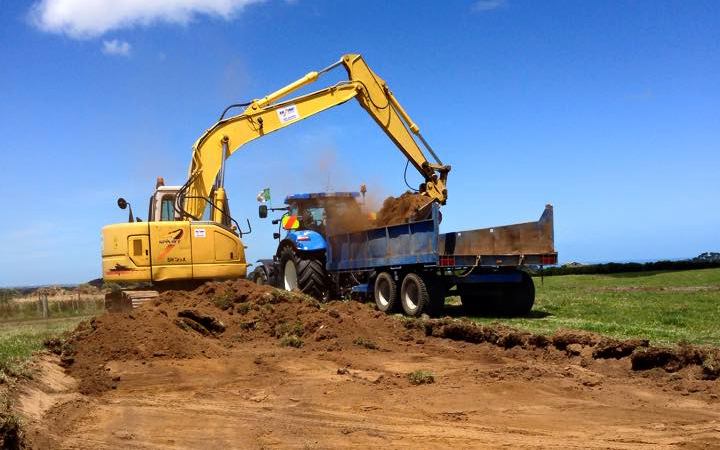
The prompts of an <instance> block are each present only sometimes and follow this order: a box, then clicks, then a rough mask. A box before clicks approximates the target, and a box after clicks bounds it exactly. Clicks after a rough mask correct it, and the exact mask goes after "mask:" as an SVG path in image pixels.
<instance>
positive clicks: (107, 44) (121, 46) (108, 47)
mask: <svg viewBox="0 0 720 450" xmlns="http://www.w3.org/2000/svg"><path fill="white" fill-rule="evenodd" d="M130 48H131V47H130V44H129V43H127V42H125V41H118V40H117V39H113V40H111V41H103V48H102V51H103V53H105V54H106V55H119V56H130Z"/></svg>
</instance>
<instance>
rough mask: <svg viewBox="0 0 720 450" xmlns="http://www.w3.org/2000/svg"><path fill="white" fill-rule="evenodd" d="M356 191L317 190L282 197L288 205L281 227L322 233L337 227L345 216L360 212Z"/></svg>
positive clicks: (330, 231)
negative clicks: (318, 191)
mask: <svg viewBox="0 0 720 450" xmlns="http://www.w3.org/2000/svg"><path fill="white" fill-rule="evenodd" d="M358 197H360V193H358V192H320V193H313V194H294V195H288V196H287V197H285V204H286V205H288V209H287V213H286V215H285V216H284V217H283V219H282V221H283V228H284V229H286V230H288V231H291V230H297V231H304V230H309V231H315V232H317V233H319V234H321V235H323V236H325V235H327V234H328V233H331V234H334V233H333V231H339V230H338V228H339V227H340V226H342V224H343V222H344V220H345V218H347V217H353V216H357V215H359V214H361V207H360V204H359V203H358V202H357V200H356V199H357V198H358Z"/></svg>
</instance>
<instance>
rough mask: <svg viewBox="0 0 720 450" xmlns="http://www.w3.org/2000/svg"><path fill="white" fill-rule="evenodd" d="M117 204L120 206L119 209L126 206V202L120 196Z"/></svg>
mask: <svg viewBox="0 0 720 450" xmlns="http://www.w3.org/2000/svg"><path fill="white" fill-rule="evenodd" d="M117 205H118V206H119V207H120V209H125V208H127V205H128V204H127V202H126V201H125V199H124V198H122V197H120V198H119V199H118V200H117Z"/></svg>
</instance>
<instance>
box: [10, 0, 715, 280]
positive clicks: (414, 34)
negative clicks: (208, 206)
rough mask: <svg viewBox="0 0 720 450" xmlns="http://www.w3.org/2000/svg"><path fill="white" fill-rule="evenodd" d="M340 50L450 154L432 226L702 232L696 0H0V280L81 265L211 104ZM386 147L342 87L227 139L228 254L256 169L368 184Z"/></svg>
mask: <svg viewBox="0 0 720 450" xmlns="http://www.w3.org/2000/svg"><path fill="white" fill-rule="evenodd" d="M179 4H182V5H184V6H183V7H178V5H179ZM344 53H361V54H363V55H364V57H365V59H366V61H367V62H368V63H369V65H370V66H371V67H372V68H373V69H374V70H375V71H376V72H377V73H378V74H379V75H380V76H382V77H383V78H384V79H385V80H386V81H387V82H388V84H389V86H390V87H391V89H392V90H393V91H394V93H395V95H396V96H397V97H398V99H399V100H400V102H401V103H402V104H403V105H404V106H405V108H406V110H407V111H408V112H409V114H410V115H411V116H412V117H413V119H414V120H415V121H416V122H417V123H418V125H419V126H420V127H421V129H422V132H423V134H424V136H425V137H426V138H427V139H428V141H429V142H430V143H431V144H432V145H433V147H434V148H435V150H436V151H437V152H438V154H439V155H440V157H441V158H442V159H443V162H445V163H447V164H451V165H452V166H453V170H452V172H451V173H450V176H449V183H448V184H449V200H448V204H447V206H446V207H445V209H444V217H445V220H444V222H443V226H442V228H443V231H454V230H462V229H469V228H478V227H486V226H496V225H503V224H509V223H515V222H524V221H530V220H536V219H537V218H538V217H539V215H540V213H541V212H542V210H543V206H544V205H545V204H546V203H552V204H553V205H554V206H555V220H556V222H555V242H556V248H557V250H558V251H559V253H560V259H561V261H572V260H578V261H608V260H633V259H636V260H637V259H643V260H645V259H658V258H680V257H689V256H695V255H697V254H698V253H700V252H703V251H720V207H719V206H720V202H719V201H718V199H719V198H720V181H719V180H720V175H719V172H720V114H718V106H719V105H720V75H719V74H720V2H717V1H711V0H707V1H692V0H677V1H672V0H668V1H657V0H644V1H643V0H625V1H621V0H618V1H613V2H604V1H587V0H575V1H557V0H554V1H549V0H548V1H538V0H504V1H503V0H489V1H475V0H467V1H464V0H454V1H446V2H439V1H409V0H408V1H349V0H295V1H283V0H267V1H254V0H184V1H183V2H179V1H174V0H168V1H164V2H146V4H142V3H141V2H130V1H127V0H114V1H109V0H104V1H90V0H45V1H43V2H36V3H34V4H33V3H31V2H20V1H8V0H5V1H3V2H2V3H0V56H1V57H2V59H1V60H2V65H1V66H0V67H1V69H0V94H1V95H0V119H1V120H0V135H2V136H3V143H2V147H1V150H0V151H1V152H2V165H1V166H0V167H2V179H3V182H2V184H0V202H2V207H3V210H4V211H6V213H7V214H6V219H5V223H4V225H3V227H2V230H3V231H2V236H0V248H1V249H2V253H3V257H2V258H0V285H22V284H44V283H73V282H84V281H87V280H89V279H92V278H95V277H98V276H100V229H101V227H102V226H103V225H106V224H110V223H116V222H121V221H123V220H125V219H126V213H125V212H124V211H121V210H119V209H118V208H117V206H116V204H115V199H116V198H117V197H118V196H123V197H125V198H126V199H127V200H128V201H130V202H131V203H132V204H133V206H134V208H135V211H136V213H138V215H139V216H140V217H142V218H146V216H147V203H146V202H147V199H148V197H149V196H150V193H151V191H152V189H153V188H154V182H155V177H158V176H163V177H165V180H166V181H167V182H168V183H169V184H182V183H183V182H184V177H185V175H186V173H187V167H188V164H189V160H190V151H191V146H192V144H193V143H194V142H195V140H196V139H197V138H198V137H199V136H200V134H202V132H203V131H204V130H205V129H206V128H208V127H210V126H211V125H212V124H213V123H214V122H215V121H216V120H217V118H218V116H219V115H220V113H221V112H222V110H223V109H224V107H225V106H226V105H228V104H230V103H236V102H239V101H246V100H250V99H253V98H259V97H262V96H264V95H266V94H267V93H269V92H272V91H274V90H276V89H277V88H279V87H281V86H284V85H285V84H287V83H289V82H291V81H293V80H295V79H297V78H299V77H301V76H302V75H304V74H305V73H307V72H308V71H310V70H317V69H320V68H322V67H325V66H326V65H328V64H330V63H332V62H334V61H335V60H337V59H338V58H339V57H340V55H342V54H344ZM342 75H343V73H342V72H341V71H336V72H334V73H333V74H332V75H330V76H328V77H325V78H321V80H320V82H319V83H316V85H314V86H313V87H322V86H326V85H329V84H331V83H334V82H335V81H337V80H339V79H340V78H341V76H342ZM404 164H405V160H404V158H403V157H402V155H401V154H400V152H399V151H397V150H396V149H395V147H394V146H393V145H392V144H391V143H390V142H389V141H388V140H387V138H386V137H385V135H384V134H383V133H382V132H381V131H380V129H378V128H377V127H376V125H375V124H374V122H372V120H371V119H370V118H369V117H368V116H367V115H366V114H365V113H364V111H363V110H362V109H361V108H360V107H359V106H358V105H357V104H355V103H354V102H352V103H347V104H345V105H342V106H340V107H338V108H335V109H333V110H331V111H328V112H325V113H323V114H320V115H318V116H315V117H314V118H311V119H309V120H306V121H303V122H301V123H299V124H297V125H293V126H292V127H290V128H288V129H285V130H282V131H280V132H278V133H276V134H274V135H270V136H267V137H265V138H263V139H261V140H258V141H256V142H254V143H251V144H249V145H247V146H246V148H244V149H242V150H241V151H239V152H237V153H235V154H234V155H233V157H232V158H231V159H230V160H229V162H228V168H227V181H226V187H227V189H228V192H229V195H230V199H231V207H232V210H233V215H234V216H236V217H237V218H238V219H243V220H242V221H243V222H244V218H245V217H248V218H250V220H251V222H252V224H253V233H252V234H251V235H249V236H247V238H246V239H245V243H246V245H248V247H249V249H248V259H250V260H255V259H257V258H260V257H266V256H268V255H270V254H271V253H272V252H273V250H274V244H275V242H274V241H273V240H272V236H271V234H272V231H273V228H274V227H272V226H271V225H270V224H269V222H267V221H260V220H259V219H258V218H257V202H256V200H255V195H256V194H257V192H258V191H259V190H260V189H261V188H264V187H270V188H271V189H272V192H273V197H274V200H275V202H276V203H279V201H280V200H281V198H282V197H283V196H284V195H285V194H287V193H291V192H307V191H318V190H326V189H330V190H356V189H357V187H358V186H359V185H360V184H361V183H366V184H367V185H368V189H369V190H370V192H371V193H372V195H374V196H375V197H376V198H383V197H385V196H387V195H390V194H395V195H398V194H400V193H401V192H403V191H404V183H403V178H402V172H403V168H404ZM409 179H410V181H411V184H413V185H416V184H417V183H419V181H420V180H419V177H418V176H417V175H416V174H415V173H413V172H412V170H411V171H410V172H409Z"/></svg>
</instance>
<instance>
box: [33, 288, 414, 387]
mask: <svg viewBox="0 0 720 450" xmlns="http://www.w3.org/2000/svg"><path fill="white" fill-rule="evenodd" d="M398 333H400V334H398ZM410 334H413V336H410V337H408V336H409V335H410ZM398 335H402V336H405V337H406V339H408V340H412V339H414V338H415V336H416V337H417V338H419V337H421V336H422V333H421V331H419V330H417V331H415V332H412V331H408V330H406V329H405V328H404V327H403V326H402V323H401V322H399V321H398V320H395V319H393V318H391V317H388V316H386V315H385V314H384V313H381V312H379V311H375V310H374V309H373V308H372V307H371V306H370V305H366V304H362V303H357V302H332V303H330V304H327V305H321V304H320V303H319V302H318V301H317V300H315V299H313V298H311V297H308V296H305V295H302V294H296V293H290V292H287V291H283V290H279V289H274V288H271V287H268V286H258V285H256V284H254V283H251V282H249V281H247V280H236V281H228V282H209V283H206V284H204V285H203V286H201V287H199V288H197V289H196V290H195V291H192V292H183V291H167V292H164V293H162V294H161V295H160V296H159V297H158V298H157V299H156V300H154V301H153V302H152V303H149V304H147V305H144V306H143V307H142V308H139V309H136V310H133V311H132V312H130V313H113V314H104V315H102V316H100V317H97V318H94V319H92V320H90V321H89V322H83V323H81V324H80V325H79V326H78V328H77V329H76V330H75V331H74V333H73V334H72V335H71V337H70V338H69V339H68V340H66V341H64V342H62V341H59V340H53V341H49V342H47V343H46V345H47V347H48V348H50V349H51V350H52V351H53V352H54V353H56V354H58V355H61V361H62V363H63V364H64V365H65V366H66V368H67V369H68V371H69V372H70V374H71V375H73V376H75V377H77V378H78V379H79V380H80V384H79V390H80V392H81V393H83V394H97V393H101V392H104V391H106V390H108V389H112V388H114V387H115V386H116V385H117V383H118V382H119V380H118V379H113V378H112V377H110V376H109V375H108V374H107V373H106V371H105V369H104V366H105V364H106V363H107V362H109V361H127V360H145V361H147V360H152V359H155V358H171V359H190V358H197V357H207V358H217V357H222V356H226V355H227V353H228V350H229V349H231V348H233V347H234V346H236V345H242V343H244V342H249V341H253V340H256V339H261V340H266V339H268V338H275V339H277V340H278V344H279V345H290V346H296V347H305V348H308V349H318V350H321V351H327V352H332V351H336V350H341V349H343V348H348V347H354V346H357V345H360V344H358V342H362V343H363V344H362V345H363V346H364V347H366V348H371V347H374V348H376V349H381V348H383V347H384V344H381V342H387V343H393V342H396V340H397V339H396V338H397V336H398Z"/></svg>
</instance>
